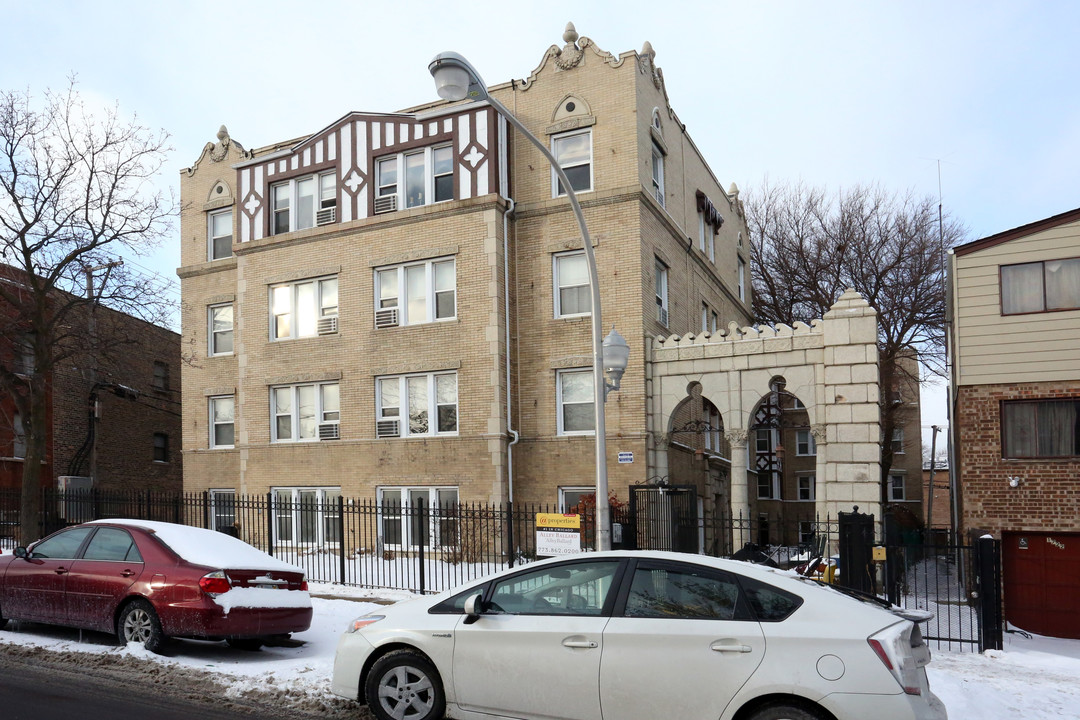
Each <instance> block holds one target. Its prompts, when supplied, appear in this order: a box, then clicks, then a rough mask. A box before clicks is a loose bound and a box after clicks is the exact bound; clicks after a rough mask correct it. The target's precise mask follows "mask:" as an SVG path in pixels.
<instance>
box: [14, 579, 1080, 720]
mask: <svg viewBox="0 0 1080 720" xmlns="http://www.w3.org/2000/svg"><path fill="white" fill-rule="evenodd" d="M372 592H373V591H370V590H364V589H361V588H353V587H343V586H333V585H319V584H314V585H312V593H313V594H314V595H315V597H314V598H313V604H314V607H315V618H314V620H313V622H312V626H311V629H310V630H308V631H307V632H304V633H299V634H297V635H296V636H295V637H294V639H295V640H297V641H299V642H297V643H295V647H293V646H290V647H267V648H264V649H263V650H261V651H259V652H256V653H249V652H244V651H240V650H234V649H232V648H229V647H227V646H226V645H225V644H224V643H200V642H192V641H178V642H176V643H172V644H170V645H169V646H168V648H167V654H166V655H164V656H155V655H150V654H149V653H146V652H145V651H144V650H142V649H141V648H139V647H137V646H134V645H132V646H129V647H125V648H119V647H116V646H114V645H113V644H112V643H111V639H110V638H108V637H107V636H105V635H101V634H97V633H94V634H89V633H86V634H83V636H82V637H81V638H80V633H79V632H78V631H75V630H67V629H63V628H50V627H47V626H44V625H36V624H33V625H32V624H23V625H21V626H19V625H17V624H11V625H9V627H8V629H7V630H5V631H0V648H2V649H0V652H2V653H4V654H8V653H15V652H22V651H29V650H33V651H35V652H38V651H48V652H49V653H50V654H55V655H56V656H68V657H71V658H72V659H73V661H74V662H78V663H86V662H87V661H89V660H91V658H88V657H87V655H98V656H102V657H100V658H99V659H100V660H102V661H104V660H109V661H117V662H122V663H125V664H130V663H144V662H151V663H157V664H159V665H164V666H167V667H173V668H178V669H179V668H182V669H185V670H190V671H202V672H207V673H212V674H213V675H214V680H215V681H216V682H217V683H218V684H220V685H222V686H223V687H224V688H225V692H226V693H227V694H228V695H229V696H231V697H234V698H253V697H255V696H266V700H267V701H268V702H273V703H279V704H281V705H289V706H293V707H300V706H302V707H306V708H309V709H311V710H315V711H318V712H320V713H321V714H323V715H324V716H326V717H348V716H350V715H351V716H353V717H355V707H350V705H349V704H348V703H347V702H345V701H340V700H339V699H336V698H334V697H333V696H332V695H331V694H330V689H329V687H330V672H331V668H332V666H333V662H334V650H335V648H336V646H337V639H338V637H339V636H340V634H341V632H342V631H343V630H344V628H345V626H346V624H347V623H348V622H349V621H350V620H351V619H352V618H354V617H356V616H358V615H362V614H364V613H366V612H369V611H371V610H373V609H375V608H377V607H379V603H380V602H381V603H385V602H387V601H394V600H400V599H403V598H405V597H408V596H409V594H408V593H403V592H393V591H377V592H378V596H377V597H375V598H373V597H371V595H372ZM14 646H21V647H14ZM1078 678H1080V640H1057V639H1052V638H1041V637H1034V638H1030V639H1028V638H1025V637H1023V636H1021V635H1018V634H1011V633H1009V634H1006V636H1005V650H1004V651H1001V652H987V653H984V654H982V655H979V654H977V653H959V652H947V651H940V650H939V651H936V652H934V657H933V662H932V663H931V665H930V684H931V687H932V688H933V690H934V692H935V693H936V694H937V695H938V696H939V697H941V699H942V700H944V702H945V705H946V706H947V707H948V710H949V717H950V718H952V720H987V719H993V720H1020V719H1023V720H1043V719H1044V718H1072V719H1073V720H1077V719H1080V682H1078Z"/></svg>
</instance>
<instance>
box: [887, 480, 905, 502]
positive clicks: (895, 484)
mask: <svg viewBox="0 0 1080 720" xmlns="http://www.w3.org/2000/svg"><path fill="white" fill-rule="evenodd" d="M904 477H905V476H904V475H890V476H889V499H890V500H907V493H906V491H905V490H904Z"/></svg>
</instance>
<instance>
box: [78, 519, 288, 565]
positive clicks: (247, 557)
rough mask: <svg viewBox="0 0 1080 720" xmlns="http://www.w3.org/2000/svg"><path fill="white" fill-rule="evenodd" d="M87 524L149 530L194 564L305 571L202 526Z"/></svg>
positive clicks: (142, 522) (126, 522) (119, 521)
mask: <svg viewBox="0 0 1080 720" xmlns="http://www.w3.org/2000/svg"><path fill="white" fill-rule="evenodd" d="M87 524H88V525H97V524H101V525H127V526H129V527H140V528H144V529H146V530H150V531H151V532H153V533H154V535H156V536H157V538H158V539H159V540H161V542H163V543H165V544H166V545H168V546H169V548H170V549H171V550H172V551H173V552H175V553H176V554H177V555H179V556H180V557H182V558H183V559H184V560H187V561H188V562H190V563H194V564H196V565H206V566H208V567H216V568H222V569H226V568H231V569H234V570H241V569H243V570H277V571H281V572H298V573H302V572H304V570H303V568H299V567H297V566H296V565H290V564H289V563H287V562H282V561H281V560H278V559H277V558H275V557H272V556H270V555H267V554H266V553H264V552H263V551H262V550H259V549H258V548H255V547H252V546H251V545H248V544H247V543H246V542H244V541H243V540H239V539H237V538H234V537H231V536H229V535H226V534H224V533H220V532H217V531H214V530H206V529H204V528H197V527H189V526H187V525H176V524H175V523H167V522H157V521H154V520H129V519H110V520H94V521H92V522H89V523H87Z"/></svg>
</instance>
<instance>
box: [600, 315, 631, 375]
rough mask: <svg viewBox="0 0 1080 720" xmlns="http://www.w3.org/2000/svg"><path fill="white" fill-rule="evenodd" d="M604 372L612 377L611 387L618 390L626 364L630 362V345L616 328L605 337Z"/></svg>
mask: <svg viewBox="0 0 1080 720" xmlns="http://www.w3.org/2000/svg"><path fill="white" fill-rule="evenodd" d="M603 353H604V374H605V375H607V376H608V377H609V378H611V389H612V390H618V389H619V383H620V382H621V381H622V376H623V373H624V372H626V366H627V365H628V364H629V363H630V346H629V345H628V344H627V343H626V338H624V337H623V336H622V335H620V334H619V331H618V330H616V329H615V328H611V332H609V333H608V335H607V337H606V338H604V345H603Z"/></svg>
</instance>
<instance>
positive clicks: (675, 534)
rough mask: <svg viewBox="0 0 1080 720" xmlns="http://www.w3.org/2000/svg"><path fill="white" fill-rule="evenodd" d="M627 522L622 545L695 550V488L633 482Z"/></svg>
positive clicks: (690, 551) (692, 551) (698, 549)
mask: <svg viewBox="0 0 1080 720" xmlns="http://www.w3.org/2000/svg"><path fill="white" fill-rule="evenodd" d="M629 520H630V524H631V525H632V527H630V528H625V527H624V528H623V543H624V545H625V546H628V547H632V548H635V549H638V550H674V551H675V552H687V553H696V552H699V551H700V548H699V547H698V545H699V543H698V522H697V490H696V489H695V488H694V487H693V486H685V485H665V486H654V485H647V486H642V485H635V486H631V488H630V517H629Z"/></svg>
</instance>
